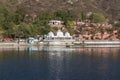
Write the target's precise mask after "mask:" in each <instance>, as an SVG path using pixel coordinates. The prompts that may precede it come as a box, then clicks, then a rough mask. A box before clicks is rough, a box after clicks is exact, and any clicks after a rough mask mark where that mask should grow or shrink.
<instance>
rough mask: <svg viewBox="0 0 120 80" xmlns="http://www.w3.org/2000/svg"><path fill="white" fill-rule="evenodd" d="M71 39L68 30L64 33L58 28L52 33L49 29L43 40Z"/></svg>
mask: <svg viewBox="0 0 120 80" xmlns="http://www.w3.org/2000/svg"><path fill="white" fill-rule="evenodd" d="M70 40H73V39H72V36H71V35H70V33H69V32H65V34H64V33H63V32H62V31H61V30H58V31H57V32H56V34H54V33H53V32H52V31H50V32H49V33H48V34H47V36H46V38H45V40H44V41H70Z"/></svg>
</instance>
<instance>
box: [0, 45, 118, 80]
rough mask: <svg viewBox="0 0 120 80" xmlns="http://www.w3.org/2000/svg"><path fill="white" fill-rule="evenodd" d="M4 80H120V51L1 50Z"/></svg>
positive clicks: (1, 77)
mask: <svg viewBox="0 0 120 80" xmlns="http://www.w3.org/2000/svg"><path fill="white" fill-rule="evenodd" d="M0 80H120V48H119V47H118V48H111V47H106V48H104V47H101V48H95V47H92V48H90V47H88V48H83V47H70V48H66V47H64V46H61V47H60V46H51V47H47V46H44V47H42V46H41V47H33V46H32V47H19V48H18V47H11V48H9V47H0Z"/></svg>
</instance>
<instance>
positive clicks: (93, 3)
mask: <svg viewBox="0 0 120 80" xmlns="http://www.w3.org/2000/svg"><path fill="white" fill-rule="evenodd" d="M0 4H8V5H10V6H11V7H12V8H15V9H18V10H19V9H24V14H25V13H27V14H33V13H34V14H40V13H42V12H46V11H51V12H54V11H56V10H69V11H71V12H73V13H75V14H79V13H80V12H100V13H103V14H105V15H106V17H108V18H109V19H111V20H119V19H120V0H4V1H3V0H0ZM21 13H22V12H21Z"/></svg>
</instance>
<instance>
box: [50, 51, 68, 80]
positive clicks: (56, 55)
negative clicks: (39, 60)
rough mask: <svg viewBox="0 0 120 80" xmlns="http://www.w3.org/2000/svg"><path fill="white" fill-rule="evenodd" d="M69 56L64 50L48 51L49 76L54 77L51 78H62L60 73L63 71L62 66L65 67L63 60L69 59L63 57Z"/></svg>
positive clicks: (59, 79) (56, 79) (58, 79)
mask: <svg viewBox="0 0 120 80" xmlns="http://www.w3.org/2000/svg"><path fill="white" fill-rule="evenodd" d="M66 56H69V53H68V52H65V53H64V51H50V52H49V65H50V70H49V71H50V76H49V78H51V77H53V76H54V78H55V79H53V80H62V79H61V78H62V75H63V73H64V71H63V70H64V67H65V65H64V64H65V61H66V62H67V61H69V60H64V59H65V58H70V57H66ZM66 65H69V64H66Z"/></svg>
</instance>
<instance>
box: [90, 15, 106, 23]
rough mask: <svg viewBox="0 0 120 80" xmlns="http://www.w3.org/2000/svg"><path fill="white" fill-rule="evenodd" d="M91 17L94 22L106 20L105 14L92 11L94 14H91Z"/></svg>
mask: <svg viewBox="0 0 120 80" xmlns="http://www.w3.org/2000/svg"><path fill="white" fill-rule="evenodd" d="M90 19H91V21H92V22H95V23H102V22H106V18H105V16H104V15H103V14H101V13H92V15H91V16H90Z"/></svg>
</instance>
